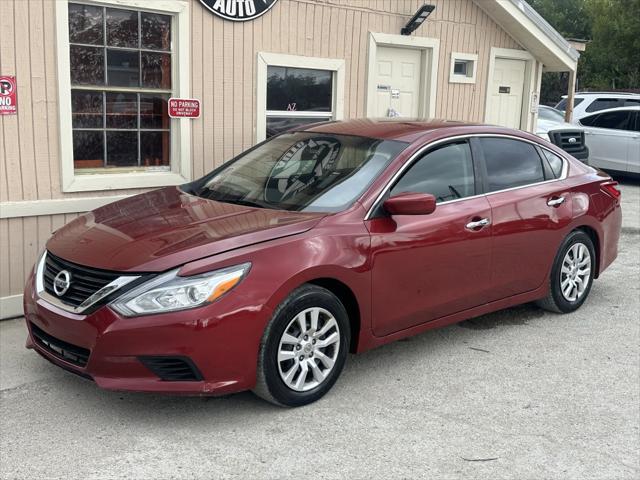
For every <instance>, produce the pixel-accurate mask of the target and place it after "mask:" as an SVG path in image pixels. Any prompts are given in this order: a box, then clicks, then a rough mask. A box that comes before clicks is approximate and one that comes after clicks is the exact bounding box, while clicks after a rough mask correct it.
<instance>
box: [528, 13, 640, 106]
mask: <svg viewBox="0 0 640 480" xmlns="http://www.w3.org/2000/svg"><path fill="white" fill-rule="evenodd" d="M529 1H530V3H531V6H532V7H533V8H535V9H536V10H537V11H538V13H540V15H542V16H543V17H544V18H545V19H546V20H547V21H548V22H549V23H550V24H551V25H553V27H554V28H555V29H556V30H558V31H559V32H560V33H561V34H562V35H564V36H565V37H567V38H584V39H588V40H590V42H589V43H588V44H587V50H586V51H585V52H582V54H581V57H580V61H579V63H578V88H579V89H581V90H587V89H591V90H640V0H529ZM567 83H568V76H567V74H560V73H546V74H544V75H543V80H542V91H541V94H540V97H541V102H543V103H555V102H556V101H558V100H559V98H560V96H561V95H564V94H566V93H567Z"/></svg>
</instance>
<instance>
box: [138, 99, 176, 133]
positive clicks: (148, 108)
mask: <svg viewBox="0 0 640 480" xmlns="http://www.w3.org/2000/svg"><path fill="white" fill-rule="evenodd" d="M168 98H169V97H168V95H149V94H140V128H163V129H168V128H169V122H170V120H171V119H170V118H169V114H168V113H167V100H168Z"/></svg>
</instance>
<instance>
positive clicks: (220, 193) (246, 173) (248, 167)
mask: <svg viewBox="0 0 640 480" xmlns="http://www.w3.org/2000/svg"><path fill="white" fill-rule="evenodd" d="M406 146H407V144H406V143H404V142H396V141H387V140H378V139H372V138H366V137H357V136H349V135H334V134H317V133H310V132H296V133H285V134H282V135H279V136H277V137H275V138H273V139H271V140H270V141H268V142H266V143H263V144H261V145H259V146H258V147H256V148H254V149H252V150H249V151H247V152H246V153H244V154H242V155H241V156H239V157H237V158H236V159H234V160H232V161H230V162H228V163H226V164H224V165H222V166H221V167H219V168H218V169H217V170H214V171H213V172H212V173H211V174H210V175H209V176H207V177H204V178H203V179H201V180H198V181H196V182H194V183H193V184H191V186H188V187H185V188H186V191H189V192H190V193H193V194H195V195H198V196H200V197H203V198H208V199H211V200H216V201H219V202H227V203H235V204H239V205H248V206H253V207H259V208H273V209H282V210H293V211H313V212H337V211H340V210H343V209H345V208H347V207H349V206H350V205H352V204H353V202H354V201H355V200H356V199H357V198H358V197H359V196H360V195H361V194H362V193H364V191H365V190H366V189H367V187H368V186H369V185H370V184H371V182H373V180H374V179H375V178H377V176H378V175H379V174H380V173H381V172H382V171H383V170H384V169H385V168H386V167H387V165H389V163H390V162H391V161H392V160H393V159H394V158H395V157H396V156H397V155H398V154H399V153H400V152H401V151H402V150H404V148H406Z"/></svg>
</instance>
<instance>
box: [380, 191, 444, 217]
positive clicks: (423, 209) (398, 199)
mask: <svg viewBox="0 0 640 480" xmlns="http://www.w3.org/2000/svg"><path fill="white" fill-rule="evenodd" d="M382 206H383V207H384V209H385V210H386V211H387V212H389V213H390V214H391V215H429V214H430V213H433V212H434V210H435V209H436V197H434V196H433V195H431V194H430V193H400V194H398V195H395V196H393V197H391V198H388V199H386V200H385V201H384V203H383V204H382Z"/></svg>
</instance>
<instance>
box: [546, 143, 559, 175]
mask: <svg viewBox="0 0 640 480" xmlns="http://www.w3.org/2000/svg"><path fill="white" fill-rule="evenodd" d="M542 153H544V156H545V157H546V158H547V161H548V162H549V166H550V167H551V170H552V171H553V175H554V176H555V177H556V178H560V175H561V174H562V159H561V158H560V157H559V156H558V155H556V154H555V153H551V152H550V151H549V150H544V149H542Z"/></svg>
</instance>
